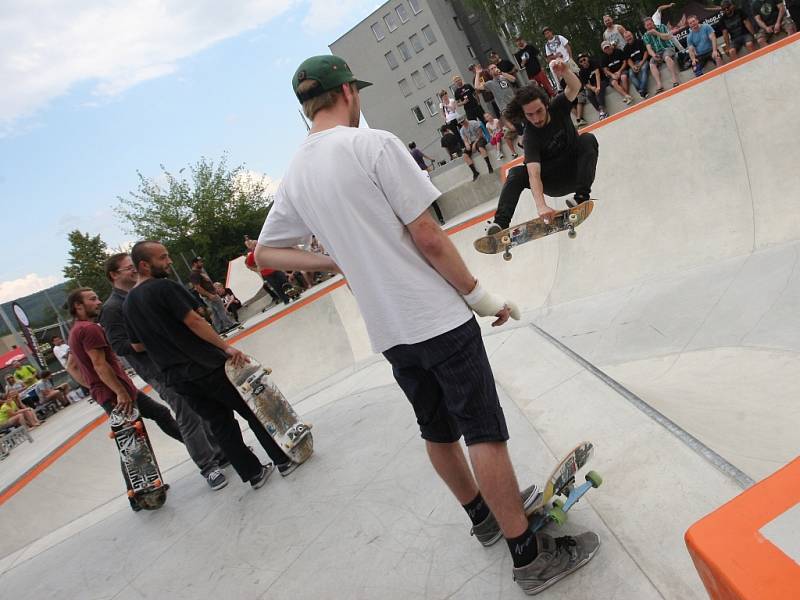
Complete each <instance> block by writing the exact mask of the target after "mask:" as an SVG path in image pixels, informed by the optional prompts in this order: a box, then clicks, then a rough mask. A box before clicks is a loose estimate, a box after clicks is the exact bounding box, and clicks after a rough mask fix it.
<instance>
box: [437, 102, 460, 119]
mask: <svg viewBox="0 0 800 600" xmlns="http://www.w3.org/2000/svg"><path fill="white" fill-rule="evenodd" d="M457 106H458V105H457V104H456V101H455V100H453V99H452V98H450V99H449V100H448V101H447V104H444V103H441V104H439V108H441V109H442V112H443V113H444V120H445V121H446V122H447V123H449V122H450V121H455V120H456V119H458V110H457Z"/></svg>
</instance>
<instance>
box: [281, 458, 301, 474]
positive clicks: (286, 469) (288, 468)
mask: <svg viewBox="0 0 800 600" xmlns="http://www.w3.org/2000/svg"><path fill="white" fill-rule="evenodd" d="M299 466H300V463H297V462H294V461H293V460H289V461H287V462H285V463H283V464H282V465H278V473H280V474H281V477H286V476H287V475H288V474H289V473H291V472H292V471H294V470H295V469H296V468H297V467H299Z"/></svg>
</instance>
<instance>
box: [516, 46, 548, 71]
mask: <svg viewBox="0 0 800 600" xmlns="http://www.w3.org/2000/svg"><path fill="white" fill-rule="evenodd" d="M514 58H516V59H517V63H518V64H519V66H520V68H522V61H523V60H525V59H526V58H527V59H528V62H527V63H526V64H525V72H526V73H527V74H528V77H534V76H535V75H536V74H538V73H539V71H541V70H542V65H541V64H540V63H539V50H538V48H536V46H531V45H530V44H528V45H527V46H525V47H524V48H523V49H522V50H520V51H519V52H516V53H515V54H514Z"/></svg>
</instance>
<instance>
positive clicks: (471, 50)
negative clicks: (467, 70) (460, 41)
mask: <svg viewBox="0 0 800 600" xmlns="http://www.w3.org/2000/svg"><path fill="white" fill-rule="evenodd" d="M467 52H469V55H470V56H471V57H472V58H477V56H475V50H473V49H472V46H467Z"/></svg>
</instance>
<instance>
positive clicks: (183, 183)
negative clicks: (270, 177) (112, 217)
mask: <svg viewBox="0 0 800 600" xmlns="http://www.w3.org/2000/svg"><path fill="white" fill-rule="evenodd" d="M138 175H139V186H138V189H137V190H136V191H134V192H130V193H129V195H128V196H126V197H119V198H118V200H119V205H118V206H117V208H116V212H117V214H118V216H119V217H120V218H121V220H122V222H123V224H124V226H126V228H127V229H128V231H129V232H130V233H133V234H135V235H136V236H137V237H138V238H139V239H153V240H159V241H161V242H162V243H163V244H164V245H165V246H167V248H168V249H169V251H170V253H171V254H172V255H173V261H174V262H175V267H176V269H177V270H178V271H179V272H183V273H185V271H186V268H185V265H184V264H183V261H182V260H181V259H180V258H179V254H182V255H183V256H185V257H187V258H188V257H190V256H192V255H194V253H197V254H199V255H200V256H202V257H203V258H204V259H205V264H206V269H207V270H208V272H209V273H210V274H211V276H212V277H216V278H217V279H222V278H223V276H224V274H225V273H226V272H227V266H228V261H229V260H231V259H232V258H235V257H236V256H238V255H240V254H241V253H242V252H243V249H244V245H243V240H244V236H245V235H250V236H251V237H255V236H256V235H257V234H258V232H259V231H260V230H261V226H262V225H263V224H264V219H265V218H266V216H267V212H268V210H269V207H270V206H271V204H272V198H271V197H270V196H269V195H268V194H267V190H266V186H265V183H264V181H263V180H262V179H261V178H260V177H257V176H252V175H250V173H248V172H247V171H245V169H244V167H243V166H238V167H236V168H234V169H229V168H228V166H227V156H223V157H222V158H221V159H220V160H219V161H218V162H217V163H216V164H215V163H214V162H213V161H212V160H209V159H207V158H205V157H203V158H201V159H200V160H199V161H198V162H197V163H195V164H194V165H190V166H189V167H188V170H187V168H184V169H181V170H180V171H178V173H177V175H176V174H173V173H171V172H170V171H168V170H167V169H166V168H165V167H164V166H163V165H161V176H160V177H158V178H148V177H145V176H144V175H142V174H141V173H138Z"/></svg>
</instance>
